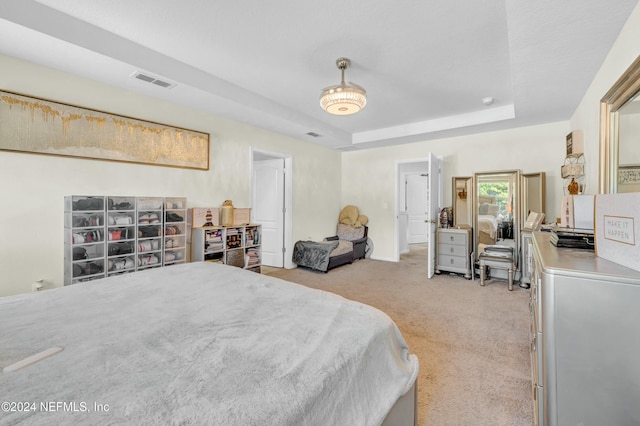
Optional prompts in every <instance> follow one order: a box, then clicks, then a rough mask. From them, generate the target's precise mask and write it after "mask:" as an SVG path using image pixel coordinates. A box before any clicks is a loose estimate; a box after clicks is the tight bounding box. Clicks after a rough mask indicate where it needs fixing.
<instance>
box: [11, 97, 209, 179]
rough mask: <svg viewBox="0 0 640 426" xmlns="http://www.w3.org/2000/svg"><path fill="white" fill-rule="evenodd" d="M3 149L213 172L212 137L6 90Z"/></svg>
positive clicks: (193, 131) (206, 134)
mask: <svg viewBox="0 0 640 426" xmlns="http://www.w3.org/2000/svg"><path fill="white" fill-rule="evenodd" d="M0 150H4V151H13V152H25V153H32V154H45V155H58V156H64V157H78V158H85V159H96V160H105V161H122V162H127V163H137V164H150V165H156V166H166V167H182V168H188V169H197V170H208V169H209V134H208V133H202V132H198V131H195V130H189V129H183V128H180V127H173V126H169V125H166V124H161V123H155V122H152V121H146V120H140V119H137V118H132V117H127V116H122V115H117V114H112V113H108V112H104V111H98V110H94V109H89V108H84V107H79V106H75V105H69V104H65V103H61V102H56V101H51V100H47V99H41V98H35V97H32V96H27V95H23V94H19V93H13V92H7V91H1V90H0Z"/></svg>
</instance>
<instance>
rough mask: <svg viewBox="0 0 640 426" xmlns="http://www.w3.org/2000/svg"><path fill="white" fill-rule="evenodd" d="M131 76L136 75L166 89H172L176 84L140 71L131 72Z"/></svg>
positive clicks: (139, 78)
mask: <svg viewBox="0 0 640 426" xmlns="http://www.w3.org/2000/svg"><path fill="white" fill-rule="evenodd" d="M131 77H135V78H137V79H138V80H142V81H146V82H147V83H151V84H155V85H156V86H160V87H164V88H165V89H170V88H172V87H173V86H175V85H176V83H169V82H168V81H164V80H160V79H159V78H158V77H154V76H151V75H149V74H143V73H141V72H138V71H136V72H134V73H133V74H131Z"/></svg>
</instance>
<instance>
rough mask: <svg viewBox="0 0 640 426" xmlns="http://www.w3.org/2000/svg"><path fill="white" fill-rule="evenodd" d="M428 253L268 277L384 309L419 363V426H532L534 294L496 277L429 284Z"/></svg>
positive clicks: (416, 250)
mask: <svg viewBox="0 0 640 426" xmlns="http://www.w3.org/2000/svg"><path fill="white" fill-rule="evenodd" d="M426 256H427V252H426V248H425V247H424V246H417V247H413V248H412V250H411V252H410V253H409V254H407V255H403V256H402V258H401V261H400V262H398V263H395V262H383V261H376V260H371V259H364V260H360V261H357V262H355V263H353V264H351V265H345V266H341V267H339V268H337V269H334V270H332V271H329V272H328V273H327V274H324V273H320V272H314V271H310V270H308V269H304V268H296V269H291V270H285V269H271V268H265V269H266V271H265V272H263V273H267V274H269V275H272V276H276V277H279V278H283V279H285V280H288V281H293V282H296V283H299V284H304V285H306V286H309V287H314V288H319V289H323V290H327V291H331V292H334V293H337V294H340V295H342V296H344V297H346V298H348V299H352V300H356V301H359V302H363V303H366V304H369V305H371V306H374V307H376V308H378V309H380V310H382V311H384V312H386V313H387V314H388V315H389V316H390V317H391V318H392V319H393V320H394V321H395V322H396V323H397V324H398V327H399V328H400V330H401V331H402V334H403V335H404V337H405V339H406V340H407V343H408V345H409V348H410V349H411V351H412V352H413V353H415V354H416V355H417V356H418V358H419V360H420V375H419V378H418V416H419V423H418V424H419V425H429V426H432V425H433V426H440V425H456V426H460V425H473V426H482V425H487V426H489V425H490V426H500V425H504V426H517V425H531V424H532V423H533V415H532V402H531V398H532V396H531V380H530V361H529V336H528V330H529V309H528V301H529V294H528V290H525V289H522V288H520V287H518V286H517V285H515V286H514V290H513V291H512V292H510V291H507V284H506V281H503V280H497V279H496V280H491V281H489V282H487V284H486V285H485V286H484V287H480V286H479V285H478V281H477V280H476V281H471V280H466V279H464V278H462V277H459V276H456V275H449V274H446V275H445V274H443V275H440V276H437V275H436V276H434V278H432V279H427V278H426V269H427V268H426Z"/></svg>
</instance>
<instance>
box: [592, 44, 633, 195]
mask: <svg viewBox="0 0 640 426" xmlns="http://www.w3.org/2000/svg"><path fill="white" fill-rule="evenodd" d="M638 139H640V56H639V57H638V58H636V60H635V61H634V62H633V63H632V64H631V66H630V67H629V68H628V69H627V70H626V71H625V72H624V74H622V76H621V77H620V78H619V79H618V81H616V83H615V84H614V85H613V86H612V87H611V89H610V90H609V91H608V92H607V94H606V95H604V97H603V98H602V99H601V101H600V165H599V173H598V175H599V181H598V190H599V192H600V193H601V194H613V193H617V192H636V191H640V153H638V149H637V143H638V142H637V141H638Z"/></svg>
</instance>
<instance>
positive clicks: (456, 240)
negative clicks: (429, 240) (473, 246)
mask: <svg viewBox="0 0 640 426" xmlns="http://www.w3.org/2000/svg"><path fill="white" fill-rule="evenodd" d="M466 240H467V234H466V233H461V232H447V231H441V232H440V233H439V234H438V243H440V244H455V245H460V246H464V245H466V244H465V243H466Z"/></svg>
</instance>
